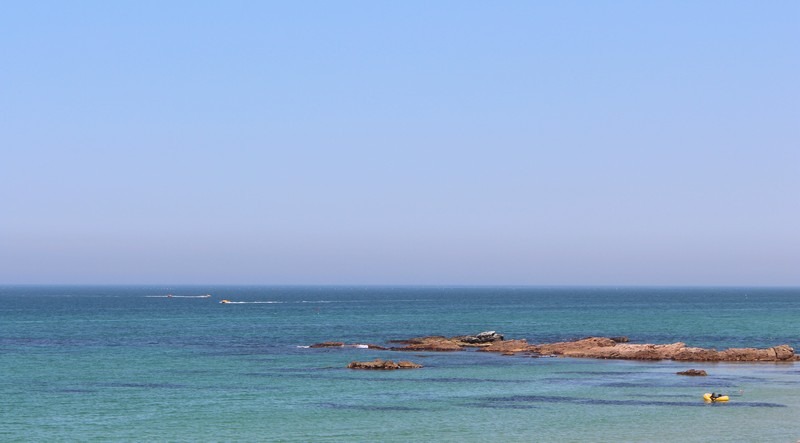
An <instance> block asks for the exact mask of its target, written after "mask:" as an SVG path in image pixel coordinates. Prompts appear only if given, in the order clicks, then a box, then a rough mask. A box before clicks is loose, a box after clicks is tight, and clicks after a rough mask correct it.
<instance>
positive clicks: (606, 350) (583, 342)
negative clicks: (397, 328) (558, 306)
mask: <svg viewBox="0 0 800 443" xmlns="http://www.w3.org/2000/svg"><path fill="white" fill-rule="evenodd" d="M391 343H396V344H401V345H402V346H395V347H391V348H389V349H391V350H393V351H433V352H453V351H463V350H465V349H467V348H474V347H477V348H479V349H478V350H479V351H482V352H497V353H501V354H507V355H508V354H517V353H531V354H537V355H543V356H544V355H549V356H563V357H576V358H607V359H623V360H675V361H698V362H716V361H742V362H758V361H764V362H780V361H800V356H797V355H795V353H794V349H793V348H792V347H791V346H789V345H780V346H774V347H772V348H768V349H756V348H730V349H725V350H723V351H717V350H716V349H706V348H696V347H689V346H686V344H685V343H681V342H677V343H671V344H662V345H658V344H635V343H630V342H628V339H627V337H613V338H608V337H587V338H582V339H580V340H574V341H566V342H557V343H543V344H530V343H528V342H527V341H526V340H524V339H522V340H504V339H503V336H502V335H501V334H498V333H496V332H495V331H487V332H482V333H480V334H477V335H464V336H456V337H449V338H448V337H444V336H428V337H417V338H411V339H407V340H393V341H392V342H391ZM343 346H355V347H362V348H367V347H368V348H377V349H386V348H384V347H381V346H377V345H345V344H344V343H341V342H324V343H318V344H316V345H311V347H312V348H321V347H343Z"/></svg>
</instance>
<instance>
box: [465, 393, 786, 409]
mask: <svg viewBox="0 0 800 443" xmlns="http://www.w3.org/2000/svg"><path fill="white" fill-rule="evenodd" d="M548 403H550V404H574V405H588V406H691V407H698V406H720V407H736V408H741V407H751V408H785V407H786V405H782V404H778V403H766V402H738V401H733V402H727V403H705V402H703V401H698V400H695V401H658V400H637V399H631V400H605V399H596V398H580V397H560V396H548V395H511V396H506V397H487V398H485V399H483V400H482V401H481V402H476V403H473V404H475V405H479V406H481V407H492V408H494V407H508V406H509V405H526V404H527V405H529V404H548ZM498 405H500V406H498Z"/></svg>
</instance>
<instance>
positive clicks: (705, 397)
mask: <svg viewBox="0 0 800 443" xmlns="http://www.w3.org/2000/svg"><path fill="white" fill-rule="evenodd" d="M703 400H705V401H707V402H709V403H716V402H718V401H728V400H730V399H729V398H728V396H727V395H720V396H716V397H712V396H711V394H710V393H708V392H706V393H705V394H703Z"/></svg>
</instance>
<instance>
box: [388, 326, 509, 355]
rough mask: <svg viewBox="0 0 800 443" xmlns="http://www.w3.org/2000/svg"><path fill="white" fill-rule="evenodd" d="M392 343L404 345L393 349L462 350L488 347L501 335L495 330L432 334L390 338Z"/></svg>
mask: <svg viewBox="0 0 800 443" xmlns="http://www.w3.org/2000/svg"><path fill="white" fill-rule="evenodd" d="M391 342H392V343H398V344H403V345H405V346H401V347H395V348H392V349H393V350H395V351H437V352H447V351H462V350H464V348H472V347H488V346H493V345H495V344H497V343H502V342H503V335H502V334H498V333H496V332H495V331H486V332H481V333H480V334H477V335H459V336H456V337H449V338H448V337H444V336H441V335H434V336H429V337H417V338H410V339H408V340H392V341H391Z"/></svg>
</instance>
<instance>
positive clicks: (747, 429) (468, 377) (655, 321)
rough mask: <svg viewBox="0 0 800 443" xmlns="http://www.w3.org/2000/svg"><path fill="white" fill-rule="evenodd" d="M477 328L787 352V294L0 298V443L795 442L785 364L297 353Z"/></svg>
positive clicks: (405, 291)
mask: <svg viewBox="0 0 800 443" xmlns="http://www.w3.org/2000/svg"><path fill="white" fill-rule="evenodd" d="M168 294H172V296H171V297H169V296H168ZM206 294H209V295H210V297H201V296H203V295H206ZM222 299H228V300H230V301H232V302H234V303H229V304H220V303H219V302H220V300H222ZM488 330H495V331H497V332H499V333H502V334H504V335H505V336H506V338H507V339H513V338H525V339H527V340H528V341H529V342H532V343H541V342H553V341H563V340H571V339H577V338H582V337H587V336H627V337H629V338H630V340H631V342H634V343H673V342H678V341H681V342H685V343H686V344H687V345H690V346H702V347H714V348H718V349H722V348H727V347H769V346H774V345H778V344H784V343H786V344H789V345H791V346H793V347H795V348H798V346H800V288H610V287H604V288H542V287H519V288H518V287H480V288H476V287H280V286H273V287H270V286H260V287H256V286H225V287H222V286H197V287H192V286H114V287H102V286H88V287H77V286H47V287H38V286H5V287H0V441H3V442H16V441H19V442H28V441H42V442H45V441H46V442H53V441H103V442H105V441H192V442H194V441H287V442H325V441H342V442H345V441H346V442H358V441H386V442H392V441H397V442H400V441H442V442H451V441H452V442H531V441H541V442H554V441H559V442H586V441H591V442H619V441H629V442H654V441H659V442H707V441H726V442H736V441H741V442H795V441H797V440H800V364H797V363H778V364H776V363H738V364H736V363H678V362H671V361H655V362H654V361H647V362H642V361H615V360H592V359H570V358H532V357H530V356H502V355H495V354H488V353H480V352H473V351H466V352H454V353H431V352H419V353H417V352H415V353H398V352H393V351H380V350H374V349H362V348H357V347H346V348H325V349H317V348H308V347H307V346H308V345H311V344H314V343H318V342H322V341H328V340H335V341H343V342H347V343H360V344H364V343H374V344H380V345H386V344H387V342H388V341H389V340H392V339H403V338H411V337H418V336H423V335H445V336H453V335H464V334H475V333H478V332H481V331H488ZM374 358H385V359H393V360H398V359H403V360H411V361H414V362H416V363H420V364H422V365H424V367H423V368H421V369H415V370H399V371H358V370H350V369H347V368H346V366H347V364H348V363H349V362H351V361H353V360H372V359H374ZM690 368H694V369H705V370H706V371H707V372H708V374H709V375H708V376H707V377H683V376H678V375H676V374H675V373H676V372H677V371H682V370H686V369H690ZM712 391H714V392H721V393H726V394H729V395H730V397H731V401H730V402H729V403H727V404H705V403H704V402H703V401H702V398H701V397H702V395H703V393H704V392H712Z"/></svg>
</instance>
